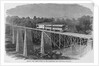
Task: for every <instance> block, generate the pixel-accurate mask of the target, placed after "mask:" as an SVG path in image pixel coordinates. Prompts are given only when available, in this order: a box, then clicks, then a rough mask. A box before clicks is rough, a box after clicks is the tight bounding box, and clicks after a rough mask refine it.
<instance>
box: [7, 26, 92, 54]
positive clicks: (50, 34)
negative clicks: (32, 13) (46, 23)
mask: <svg viewBox="0 0 99 66" xmlns="http://www.w3.org/2000/svg"><path fill="white" fill-rule="evenodd" d="M6 26H8V27H10V33H11V36H12V44H16V52H19V53H21V54H23V56H28V55H29V54H32V53H33V51H34V50H35V49H40V52H41V53H42V54H45V53H46V52H48V51H57V50H62V49H64V48H69V50H70V51H71V52H72V54H73V53H77V54H81V53H83V52H84V51H87V50H86V49H85V48H87V46H89V45H90V46H91V47H92V35H85V34H77V33H70V32H55V31H48V30H41V29H36V28H29V27H23V26H17V25H10V24H6ZM6 29H8V28H6ZM64 50H65V49H64ZM61 52H62V51H61Z"/></svg>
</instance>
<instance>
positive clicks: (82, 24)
mask: <svg viewBox="0 0 99 66" xmlns="http://www.w3.org/2000/svg"><path fill="white" fill-rule="evenodd" d="M92 21H93V17H91V16H88V15H87V16H82V17H80V18H78V19H74V18H72V19H69V18H44V17H36V16H34V17H33V18H30V17H18V16H7V17H6V22H7V23H10V24H13V25H19V26H25V27H31V28H36V24H37V23H45V22H53V23H63V24H64V26H66V25H68V26H69V27H68V28H70V29H69V30H68V31H69V32H74V33H75V32H76V33H81V34H90V33H91V32H92ZM64 29H65V28H64Z"/></svg>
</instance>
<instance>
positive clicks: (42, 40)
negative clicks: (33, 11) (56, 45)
mask: <svg viewBox="0 0 99 66" xmlns="http://www.w3.org/2000/svg"><path fill="white" fill-rule="evenodd" d="M41 53H42V54H44V32H43V31H42V33H41Z"/></svg>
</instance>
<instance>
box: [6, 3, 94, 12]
mask: <svg viewBox="0 0 99 66" xmlns="http://www.w3.org/2000/svg"><path fill="white" fill-rule="evenodd" d="M25 4H26V3H9V4H5V10H7V9H11V8H14V7H16V6H19V5H25ZM79 5H82V6H84V7H87V8H89V9H90V10H91V11H93V4H92V3H79Z"/></svg>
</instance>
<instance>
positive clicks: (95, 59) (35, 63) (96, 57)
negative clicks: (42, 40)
mask: <svg viewBox="0 0 99 66" xmlns="http://www.w3.org/2000/svg"><path fill="white" fill-rule="evenodd" d="M5 3H59V4H60V3H66V4H70V3H93V2H92V1H38V0H37V1H2V2H1V22H2V23H1V37H2V39H1V40H2V41H1V43H0V44H1V51H2V52H1V64H2V65H97V64H98V34H99V33H98V32H99V31H98V25H99V24H98V21H97V20H98V17H99V16H98V14H97V13H98V10H97V7H94V24H93V25H94V50H95V51H94V63H65V62H61V63H55V62H50V63H48V62H46V63H45V62H30V63H29V62H28V63H22V62H21V63H5V62H4V55H5V51H4V49H5V48H4V44H5V25H4V23H5V18H4V17H5V16H4V14H5V12H4V4H5ZM10 61H11V60H10Z"/></svg>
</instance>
